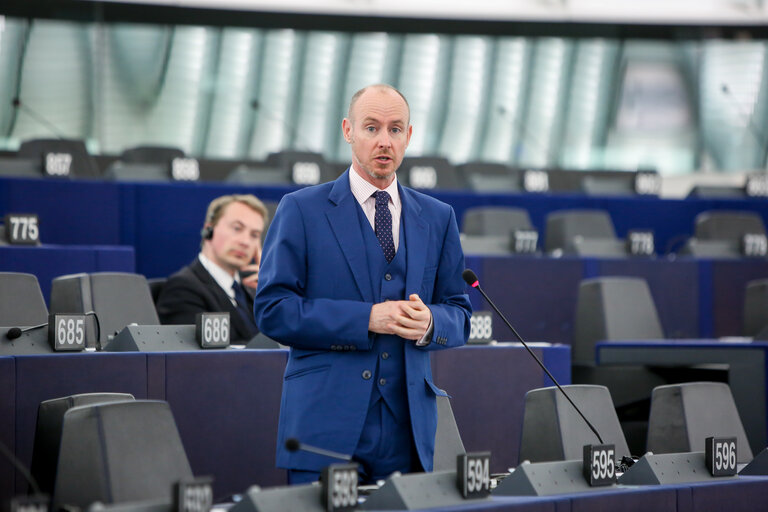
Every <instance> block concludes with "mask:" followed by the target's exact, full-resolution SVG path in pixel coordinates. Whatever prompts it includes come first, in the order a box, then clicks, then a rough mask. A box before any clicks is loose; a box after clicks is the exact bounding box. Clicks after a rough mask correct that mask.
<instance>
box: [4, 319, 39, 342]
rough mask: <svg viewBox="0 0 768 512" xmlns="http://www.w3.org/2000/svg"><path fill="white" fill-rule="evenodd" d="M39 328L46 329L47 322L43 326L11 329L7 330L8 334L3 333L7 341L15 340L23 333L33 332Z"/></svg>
mask: <svg viewBox="0 0 768 512" xmlns="http://www.w3.org/2000/svg"><path fill="white" fill-rule="evenodd" d="M41 327H48V322H45V323H44V324H38V325H33V326H31V327H11V328H10V329H8V332H6V333H5V337H6V338H8V339H9V340H15V339H16V338H19V337H21V335H22V334H24V333H25V332H28V331H34V330H35V329H40V328H41Z"/></svg>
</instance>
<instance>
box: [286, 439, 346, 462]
mask: <svg viewBox="0 0 768 512" xmlns="http://www.w3.org/2000/svg"><path fill="white" fill-rule="evenodd" d="M285 449H286V450H288V451H289V452H297V451H299V450H301V451H303V452H309V453H314V454H316V455H323V456H324V457H330V458H332V459H338V460H343V461H345V462H349V461H351V460H352V456H351V455H344V454H343V453H339V452H333V451H331V450H326V449H324V448H317V447H315V446H310V445H308V444H304V443H300V442H299V440H298V439H296V438H295V437H289V438H288V439H286V440H285Z"/></svg>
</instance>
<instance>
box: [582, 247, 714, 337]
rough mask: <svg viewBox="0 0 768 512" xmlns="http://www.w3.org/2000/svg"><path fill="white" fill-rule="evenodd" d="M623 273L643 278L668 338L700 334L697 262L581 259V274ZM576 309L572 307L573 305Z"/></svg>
mask: <svg viewBox="0 0 768 512" xmlns="http://www.w3.org/2000/svg"><path fill="white" fill-rule="evenodd" d="M605 276H626V277H638V278H642V279H645V280H646V282H647V283H648V287H649V288H650V290H651V295H652V297H653V301H654V303H655V304H656V310H657V311H658V313H659V321H660V322H661V326H662V328H663V332H664V334H665V336H666V337H667V338H695V337H697V336H700V334H699V264H698V262H697V261H695V260H692V259H680V260H675V261H670V260H667V259H644V258H632V259H597V258H585V259H584V278H585V279H586V278H591V277H605ZM574 312H575V307H574Z"/></svg>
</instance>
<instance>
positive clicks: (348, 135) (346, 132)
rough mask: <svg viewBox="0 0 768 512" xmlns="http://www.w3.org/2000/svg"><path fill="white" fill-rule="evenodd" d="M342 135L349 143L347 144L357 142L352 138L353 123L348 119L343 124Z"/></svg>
mask: <svg viewBox="0 0 768 512" xmlns="http://www.w3.org/2000/svg"><path fill="white" fill-rule="evenodd" d="M341 134H342V135H343V136H344V140H346V141H347V144H352V143H353V142H355V139H354V138H353V137H352V122H351V121H350V120H349V119H347V118H346V117H345V118H344V120H343V121H342V122H341Z"/></svg>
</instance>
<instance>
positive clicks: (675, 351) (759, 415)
mask: <svg viewBox="0 0 768 512" xmlns="http://www.w3.org/2000/svg"><path fill="white" fill-rule="evenodd" d="M595 351H596V361H597V364H610V365H622V364H623V365H648V366H662V367H663V366H672V367H675V366H678V367H679V366H694V365H704V364H720V365H724V367H725V369H726V371H727V373H728V384H729V385H730V387H731V392H732V393H733V398H734V401H735V402H736V407H737V408H738V410H739V415H740V416H741V421H742V423H743V424H744V430H745V431H746V434H747V437H748V438H749V444H750V446H751V448H752V452H753V453H755V454H757V453H760V452H761V451H762V450H763V448H765V446H766V439H768V432H767V430H768V429H767V426H768V380H767V379H766V375H768V373H766V361H768V357H767V356H766V352H767V351H768V342H761V341H754V342H730V341H729V342H723V341H718V340H641V341H611V342H600V343H598V344H597V346H596V348H595Z"/></svg>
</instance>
